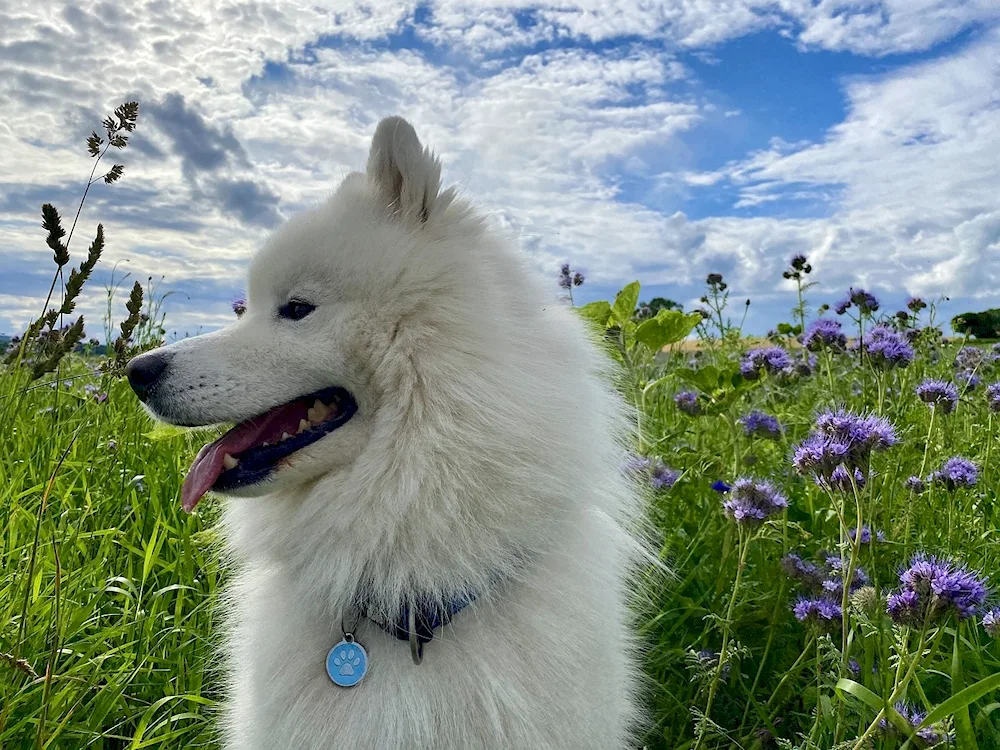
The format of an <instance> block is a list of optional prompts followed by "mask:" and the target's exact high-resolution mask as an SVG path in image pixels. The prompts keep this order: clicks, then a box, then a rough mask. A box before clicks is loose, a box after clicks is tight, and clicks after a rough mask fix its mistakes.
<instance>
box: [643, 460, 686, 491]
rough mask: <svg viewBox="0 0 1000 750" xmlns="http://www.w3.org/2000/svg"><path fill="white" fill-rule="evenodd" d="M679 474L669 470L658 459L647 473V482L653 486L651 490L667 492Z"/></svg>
mask: <svg viewBox="0 0 1000 750" xmlns="http://www.w3.org/2000/svg"><path fill="white" fill-rule="evenodd" d="M680 476H681V473H680V472H679V471H677V470H676V469H671V468H670V467H668V466H666V465H665V464H664V463H663V462H662V461H660V460H659V459H657V460H656V462H655V463H654V464H653V467H652V469H651V470H650V473H649V482H650V484H652V485H653V489H657V490H669V489H670V488H671V487H673V486H674V485H675V484H677V480H678V479H679V478H680Z"/></svg>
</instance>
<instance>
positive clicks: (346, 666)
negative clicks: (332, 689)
mask: <svg viewBox="0 0 1000 750" xmlns="http://www.w3.org/2000/svg"><path fill="white" fill-rule="evenodd" d="M367 671H368V654H367V653H366V652H365V650H364V648H363V647H362V646H361V644H360V643H358V642H357V641H353V640H352V641H347V640H343V641H341V642H340V643H338V644H337V645H336V646H334V647H333V648H331V649H330V652H329V653H328V654H327V655H326V673H327V675H328V676H329V677H330V679H331V680H332V681H333V684H334V685H339V686H340V687H354V686H355V685H357V684H358V683H359V682H361V679H362V678H363V677H364V676H365V673H366V672H367Z"/></svg>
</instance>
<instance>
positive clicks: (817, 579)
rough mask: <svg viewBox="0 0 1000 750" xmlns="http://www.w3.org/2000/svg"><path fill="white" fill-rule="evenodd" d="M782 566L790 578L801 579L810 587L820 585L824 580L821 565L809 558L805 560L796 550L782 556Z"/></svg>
mask: <svg viewBox="0 0 1000 750" xmlns="http://www.w3.org/2000/svg"><path fill="white" fill-rule="evenodd" d="M781 567H782V569H783V570H784V571H785V574H786V575H787V576H788V577H789V578H791V579H792V580H795V581H801V582H802V583H804V584H806V585H808V586H810V587H813V588H816V587H819V586H820V585H821V583H822V581H823V571H822V570H820V568H819V566H818V565H816V563H813V562H810V561H809V560H803V559H802V558H801V557H800V556H799V555H796V554H795V553H794V552H789V553H788V554H787V555H785V556H784V557H783V558H781Z"/></svg>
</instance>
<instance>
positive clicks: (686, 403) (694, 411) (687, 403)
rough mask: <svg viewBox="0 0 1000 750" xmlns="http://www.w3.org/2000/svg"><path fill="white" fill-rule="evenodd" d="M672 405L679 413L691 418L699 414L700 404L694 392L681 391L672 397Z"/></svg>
mask: <svg viewBox="0 0 1000 750" xmlns="http://www.w3.org/2000/svg"><path fill="white" fill-rule="evenodd" d="M674 403H675V404H676V405H677V408H678V409H679V410H680V411H682V412H684V413H685V414H689V415H691V416H692V417H696V416H698V415H699V414H701V404H699V403H698V394H697V393H695V392H694V391H681V392H680V393H678V394H677V395H676V396H674Z"/></svg>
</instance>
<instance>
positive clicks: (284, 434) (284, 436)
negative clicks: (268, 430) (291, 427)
mask: <svg viewBox="0 0 1000 750" xmlns="http://www.w3.org/2000/svg"><path fill="white" fill-rule="evenodd" d="M290 437H291V435H289V434H288V433H287V432H283V433H281V439H282V440H288V438H290Z"/></svg>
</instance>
